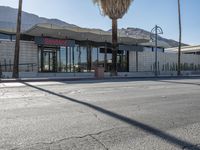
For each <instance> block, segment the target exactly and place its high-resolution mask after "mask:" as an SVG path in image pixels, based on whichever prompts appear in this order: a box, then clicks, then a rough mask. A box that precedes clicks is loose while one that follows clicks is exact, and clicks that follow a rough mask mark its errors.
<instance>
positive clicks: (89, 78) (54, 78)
mask: <svg viewBox="0 0 200 150" xmlns="http://www.w3.org/2000/svg"><path fill="white" fill-rule="evenodd" d="M187 78H188V79H191V78H200V75H190V76H158V77H155V76H142V77H139V76H138V77H131V76H129V77H122V76H112V77H104V78H96V77H49V78H19V79H0V83H12V82H49V81H83V80H117V79H133V80H134V79H135V80H138V79H141V80H146V79H147V80H148V79H149V80H152V79H187Z"/></svg>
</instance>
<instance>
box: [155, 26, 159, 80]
mask: <svg viewBox="0 0 200 150" xmlns="http://www.w3.org/2000/svg"><path fill="white" fill-rule="evenodd" d="M155 29H156V31H155V32H156V34H155V36H156V39H155V76H156V77H157V76H158V51H157V50H158V49H157V47H158V26H157V25H156V27H155Z"/></svg>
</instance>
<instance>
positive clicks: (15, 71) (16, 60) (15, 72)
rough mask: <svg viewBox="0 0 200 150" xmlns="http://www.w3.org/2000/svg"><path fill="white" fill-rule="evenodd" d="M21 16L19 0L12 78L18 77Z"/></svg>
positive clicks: (20, 2) (20, 1) (20, 0)
mask: <svg viewBox="0 0 200 150" xmlns="http://www.w3.org/2000/svg"><path fill="white" fill-rule="evenodd" d="M21 16H22V0H19V7H18V16H17V31H16V42H15V54H14V65H13V78H18V77H19V49H20V32H21Z"/></svg>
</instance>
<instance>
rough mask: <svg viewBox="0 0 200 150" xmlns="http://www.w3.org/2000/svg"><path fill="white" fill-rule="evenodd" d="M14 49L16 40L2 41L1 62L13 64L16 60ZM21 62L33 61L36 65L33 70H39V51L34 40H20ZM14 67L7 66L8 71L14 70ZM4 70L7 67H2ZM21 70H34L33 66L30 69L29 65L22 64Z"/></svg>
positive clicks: (0, 45)
mask: <svg viewBox="0 0 200 150" xmlns="http://www.w3.org/2000/svg"><path fill="white" fill-rule="evenodd" d="M14 50H15V42H11V41H0V62H1V65H4V64H5V60H6V64H10V63H11V64H13V62H14ZM19 63H20V64H24V63H33V64H35V66H34V67H33V72H37V70H38V69H37V64H38V52H37V45H36V44H35V43H34V42H32V41H20V58H19ZM10 68H11V69H12V67H9V66H8V67H7V72H10V71H12V70H10ZM2 71H5V68H4V67H2ZM19 71H23V72H27V71H32V67H30V68H29V69H28V67H27V66H20V67H19Z"/></svg>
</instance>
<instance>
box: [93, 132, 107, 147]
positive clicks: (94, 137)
mask: <svg viewBox="0 0 200 150" xmlns="http://www.w3.org/2000/svg"><path fill="white" fill-rule="evenodd" d="M90 137H91V138H93V139H94V140H95V141H96V142H98V143H99V144H100V145H101V146H103V148H104V149H105V150H109V149H108V148H107V147H106V145H105V144H103V143H102V142H101V141H100V140H98V139H97V138H95V137H94V136H93V135H90Z"/></svg>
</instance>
